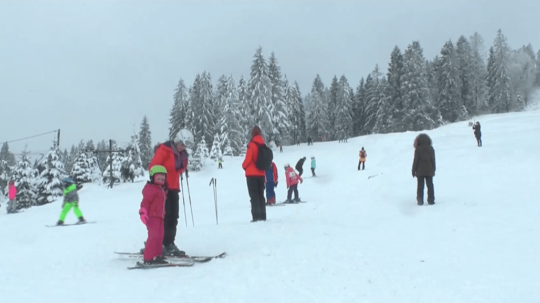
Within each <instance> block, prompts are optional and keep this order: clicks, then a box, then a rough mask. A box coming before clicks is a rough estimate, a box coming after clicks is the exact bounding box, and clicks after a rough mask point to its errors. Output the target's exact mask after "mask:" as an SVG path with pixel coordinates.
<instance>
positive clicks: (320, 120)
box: [306, 74, 329, 141]
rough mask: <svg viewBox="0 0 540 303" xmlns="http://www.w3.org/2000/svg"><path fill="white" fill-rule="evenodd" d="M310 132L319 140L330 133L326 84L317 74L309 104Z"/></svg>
mask: <svg viewBox="0 0 540 303" xmlns="http://www.w3.org/2000/svg"><path fill="white" fill-rule="evenodd" d="M306 124H307V125H306V128H307V131H308V134H309V135H310V136H311V137H312V138H313V140H314V141H315V140H317V139H318V138H319V137H320V138H324V139H326V134H328V125H329V123H328V108H327V102H326V98H325V92H324V84H323V82H322V79H321V77H320V76H319V75H318V74H317V77H315V80H313V85H312V86H311V104H310V106H309V112H308V118H307V121H306Z"/></svg>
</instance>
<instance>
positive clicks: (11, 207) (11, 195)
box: [7, 180, 17, 214]
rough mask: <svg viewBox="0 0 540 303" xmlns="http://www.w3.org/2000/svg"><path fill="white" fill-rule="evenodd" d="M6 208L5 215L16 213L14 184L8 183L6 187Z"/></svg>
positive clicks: (15, 189)
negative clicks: (7, 199)
mask: <svg viewBox="0 0 540 303" xmlns="http://www.w3.org/2000/svg"><path fill="white" fill-rule="evenodd" d="M8 197H9V202H8V207H7V213H8V214H11V213H16V212H17V188H16V187H15V182H13V180H12V181H9V185H8Z"/></svg>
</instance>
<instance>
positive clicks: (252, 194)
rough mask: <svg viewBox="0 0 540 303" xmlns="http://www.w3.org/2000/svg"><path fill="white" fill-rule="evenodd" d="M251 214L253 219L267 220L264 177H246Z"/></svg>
mask: <svg viewBox="0 0 540 303" xmlns="http://www.w3.org/2000/svg"><path fill="white" fill-rule="evenodd" d="M246 182H247V187H248V193H249V198H250V199H251V216H252V218H253V221H261V220H262V221H266V200H265V199H264V177H246Z"/></svg>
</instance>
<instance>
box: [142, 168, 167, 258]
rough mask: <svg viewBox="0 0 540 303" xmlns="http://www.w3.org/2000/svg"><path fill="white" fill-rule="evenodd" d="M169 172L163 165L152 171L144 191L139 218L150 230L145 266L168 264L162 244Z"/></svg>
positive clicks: (145, 250) (145, 252) (146, 245)
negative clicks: (163, 254)
mask: <svg viewBox="0 0 540 303" xmlns="http://www.w3.org/2000/svg"><path fill="white" fill-rule="evenodd" d="M166 180H167V170H166V169H165V167H163V166H162V165H154V166H152V168H151V169H150V181H149V182H147V183H146V185H145V186H144V188H143V190H142V194H143V200H142V202H141V209H139V216H140V217H141V221H142V223H143V224H144V225H146V228H147V229H148V240H146V244H145V248H144V264H143V265H151V264H167V263H168V262H167V261H165V259H164V258H163V256H162V253H163V251H162V248H163V246H162V242H163V235H164V233H165V231H164V224H163V219H164V218H165V199H166V197H167V182H166Z"/></svg>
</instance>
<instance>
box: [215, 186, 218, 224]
mask: <svg viewBox="0 0 540 303" xmlns="http://www.w3.org/2000/svg"><path fill="white" fill-rule="evenodd" d="M214 204H215V206H216V225H218V211H217V179H214Z"/></svg>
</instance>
